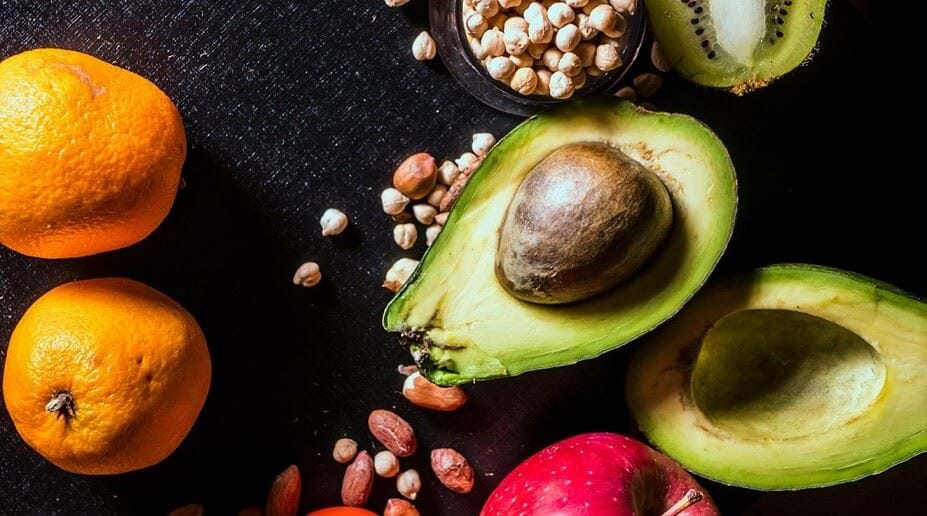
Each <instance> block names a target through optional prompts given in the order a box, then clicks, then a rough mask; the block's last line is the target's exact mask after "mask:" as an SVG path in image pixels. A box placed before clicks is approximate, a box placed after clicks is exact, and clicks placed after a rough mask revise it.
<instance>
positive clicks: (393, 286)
mask: <svg viewBox="0 0 927 516" xmlns="http://www.w3.org/2000/svg"><path fill="white" fill-rule="evenodd" d="M416 267H418V260H413V259H412V258H400V259H399V260H396V263H394V264H393V265H392V267H390V268H389V270H388V271H386V281H384V282H383V288H385V289H387V290H389V291H392V292H399V289H400V288H402V286H403V285H404V284H405V282H406V281H408V279H409V276H411V275H412V273H413V272H415V268H416Z"/></svg>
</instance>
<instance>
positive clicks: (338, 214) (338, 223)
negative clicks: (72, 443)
mask: <svg viewBox="0 0 927 516" xmlns="http://www.w3.org/2000/svg"><path fill="white" fill-rule="evenodd" d="M319 223H320V224H321V225H322V236H330V235H338V234H341V233H342V232H343V231H344V230H345V228H347V227H348V216H347V215H345V214H344V212H342V211H341V210H336V209H335V208H329V209H327V210H325V213H323V214H322V219H321V220H320V221H319Z"/></svg>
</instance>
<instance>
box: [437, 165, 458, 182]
mask: <svg viewBox="0 0 927 516" xmlns="http://www.w3.org/2000/svg"><path fill="white" fill-rule="evenodd" d="M458 174H460V169H459V168H457V164H456V163H454V162H453V161H445V162H444V163H441V166H440V167H438V183H440V184H442V185H447V186H450V184H451V183H453V182H454V180H455V179H457V175H458Z"/></svg>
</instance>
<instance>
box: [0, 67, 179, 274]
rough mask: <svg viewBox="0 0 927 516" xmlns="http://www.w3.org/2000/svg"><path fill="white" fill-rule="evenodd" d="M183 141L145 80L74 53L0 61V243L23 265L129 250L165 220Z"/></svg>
mask: <svg viewBox="0 0 927 516" xmlns="http://www.w3.org/2000/svg"><path fill="white" fill-rule="evenodd" d="M186 153H187V140H186V135H185V133H184V128H183V122H182V120H181V119H180V113H179V112H178V111H177V107H176V106H175V105H174V103H173V102H171V99H170V98H168V97H167V95H165V94H164V92H162V91H161V90H160V89H158V87H157V86H155V85H154V84H152V83H151V82H149V81H148V80H146V79H144V78H142V77H140V76H138V75H136V74H134V73H132V72H129V71H128V70H124V69H122V68H119V67H117V66H113V65H111V64H109V63H105V62H103V61H100V60H99V59H96V58H94V57H91V56H88V55H86V54H81V53H79V52H72V51H69V50H59V49H40V50H31V51H28V52H23V53H22V54H18V55H15V56H13V57H10V58H8V59H6V60H5V61H2V62H0V243H2V244H3V245H6V246H7V247H10V248H11V249H14V250H16V251H19V252H20V253H23V254H26V255H29V256H38V257H42V258H68V257H75V256H87V255H91V254H96V253H100V252H104V251H111V250H113V249H119V248H122V247H126V246H129V245H132V244H134V243H136V242H138V241H140V240H142V239H144V238H145V237H146V236H148V235H149V234H150V233H151V232H152V231H154V230H155V228H157V227H158V225H159V224H160V223H161V221H162V220H164V217H166V216H167V213H168V212H169V211H170V209H171V205H172V204H173V202H174V197H175V196H176V194H177V188H178V185H179V183H180V169H181V167H182V165H183V162H184V159H185V158H186Z"/></svg>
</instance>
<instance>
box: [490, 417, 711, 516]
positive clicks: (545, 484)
mask: <svg viewBox="0 0 927 516" xmlns="http://www.w3.org/2000/svg"><path fill="white" fill-rule="evenodd" d="M718 514H720V513H719V512H718V508H717V507H715V504H714V502H713V501H712V500H711V497H710V496H709V495H708V493H707V492H706V491H705V490H704V489H702V487H701V486H700V485H698V482H696V481H695V479H694V478H692V476H691V475H689V474H688V473H687V472H686V471H685V470H683V469H682V467H681V466H679V464H676V463H675V462H673V461H672V460H671V459H670V458H668V457H666V456H665V455H663V454H661V453H659V452H657V451H655V450H653V449H652V448H650V447H649V446H647V445H646V444H643V443H641V442H638V441H635V440H634V439H631V438H629V437H625V436H623V435H617V434H608V433H594V434H583V435H577V436H575V437H570V438H569V439H566V440H564V441H560V442H559V443H556V444H553V445H551V446H548V447H547V448H545V449H543V450H541V451H540V452H538V453H536V454H534V455H533V456H531V457H530V458H529V459H528V460H526V461H525V462H523V463H521V464H520V465H519V466H518V467H517V468H515V470H513V471H512V472H511V473H509V475H508V476H507V477H505V479H504V480H503V481H502V483H501V484H499V486H498V487H496V490H495V491H493V493H492V494H491V495H490V496H489V500H487V501H486V505H484V506H483V510H482V512H481V513H480V515H481V516H497V515H498V516H512V515H525V516H528V515H538V516H579V515H584V516H632V515H634V516H645V515H655V516H660V515H666V516H668V515H674V516H675V515H682V516H717V515H718Z"/></svg>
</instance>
